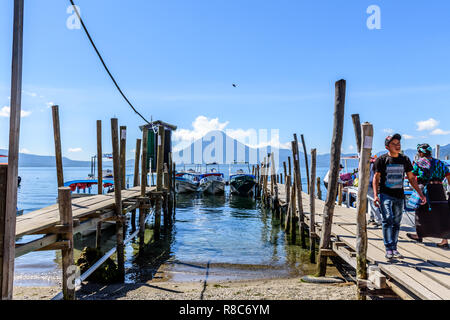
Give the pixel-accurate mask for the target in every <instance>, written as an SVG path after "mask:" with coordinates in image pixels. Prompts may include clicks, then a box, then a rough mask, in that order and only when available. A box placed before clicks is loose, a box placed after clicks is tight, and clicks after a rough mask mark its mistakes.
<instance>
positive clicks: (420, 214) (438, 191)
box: [406, 143, 450, 249]
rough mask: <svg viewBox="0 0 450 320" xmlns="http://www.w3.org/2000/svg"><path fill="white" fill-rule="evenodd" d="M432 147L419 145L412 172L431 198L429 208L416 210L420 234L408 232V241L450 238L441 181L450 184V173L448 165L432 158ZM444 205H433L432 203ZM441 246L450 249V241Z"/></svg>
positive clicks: (447, 210)
mask: <svg viewBox="0 0 450 320" xmlns="http://www.w3.org/2000/svg"><path fill="white" fill-rule="evenodd" d="M432 150H433V149H432V148H431V147H430V145H429V144H427V143H423V144H419V145H417V152H418V155H419V158H418V159H417V161H416V162H415V163H414V166H413V170H412V173H413V174H414V175H415V176H417V182H418V184H419V186H420V187H421V188H423V189H424V190H425V193H426V195H427V198H428V199H429V207H428V206H427V207H423V206H422V207H420V206H418V207H417V208H416V231H417V234H413V233H407V234H406V235H407V236H408V238H410V239H412V240H415V241H417V242H422V238H423V237H434V238H441V237H446V236H449V235H450V230H449V229H450V226H449V225H450V223H449V220H450V209H449V207H448V202H447V204H445V202H446V201H447V199H446V195H445V190H444V186H443V184H442V181H443V180H445V179H447V181H448V183H449V184H450V171H449V169H448V167H447V166H446V164H445V163H443V162H442V161H440V160H439V159H435V158H433V157H432V156H431V153H432ZM430 200H432V201H433V202H435V201H438V202H441V203H440V204H439V205H438V206H435V205H434V206H433V207H432V204H431V201H430ZM436 245H437V246H438V247H440V248H443V249H448V247H449V246H448V240H447V239H442V241H441V242H440V243H438V244H436Z"/></svg>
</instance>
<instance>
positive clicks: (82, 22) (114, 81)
mask: <svg viewBox="0 0 450 320" xmlns="http://www.w3.org/2000/svg"><path fill="white" fill-rule="evenodd" d="M69 1H70V3H71V4H72V6H73V9H74V10H75V12H76V14H77V16H78V19H79V20H80V23H81V26H82V27H83V30H84V32H85V33H86V35H87V37H88V38H89V41H90V42H91V45H92V47H93V48H94V50H95V52H96V53H97V56H98V58H99V59H100V61H101V63H102V65H103V67H104V68H105V70H106V72H107V73H108V75H109V77H110V78H111V80H112V81H113V83H114V85H115V86H116V88H117V90H118V91H119V92H120V94H121V95H122V97H123V98H124V99H125V101H126V102H127V103H128V105H129V106H130V107H131V109H133V111H134V112H135V113H136V114H137V115H139V116H140V117H141V118H142V119H143V120H144V121H145V122H147V123H148V124H150V125H151V126H152V129H153V124H152V123H150V122H149V121H148V120H147V119H145V118H144V117H143V116H142V114H140V113H139V112H138V111H137V110H136V108H135V107H134V106H133V104H132V103H131V102H130V100H128V98H127V97H126V95H125V94H124V93H123V91H122V89H121V88H120V87H119V85H118V84H117V81H116V79H115V78H114V76H113V75H112V74H111V72H110V71H109V69H108V66H107V65H106V63H105V61H104V60H103V57H102V55H101V54H100V52H99V51H98V49H97V46H96V45H95V43H94V41H93V40H92V37H91V35H90V34H89V31H88V30H87V28H86V25H85V24H84V21H83V19H82V18H81V16H80V13H79V12H78V8H77V6H76V5H75V4H74V3H73V0H69ZM153 130H154V129H153Z"/></svg>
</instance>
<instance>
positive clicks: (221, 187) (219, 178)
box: [199, 172, 225, 194]
mask: <svg viewBox="0 0 450 320" xmlns="http://www.w3.org/2000/svg"><path fill="white" fill-rule="evenodd" d="M200 177H201V179H200V186H199V190H200V191H202V192H205V193H210V194H220V193H224V191H225V179H224V177H223V173H220V172H210V173H204V174H202V175H201V176H200Z"/></svg>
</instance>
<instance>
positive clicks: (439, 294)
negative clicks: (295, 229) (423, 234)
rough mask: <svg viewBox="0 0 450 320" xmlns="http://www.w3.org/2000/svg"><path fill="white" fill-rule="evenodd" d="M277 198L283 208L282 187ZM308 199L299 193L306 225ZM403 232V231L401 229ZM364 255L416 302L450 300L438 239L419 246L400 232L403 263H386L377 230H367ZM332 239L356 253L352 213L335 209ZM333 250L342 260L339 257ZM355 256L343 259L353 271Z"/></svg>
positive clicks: (447, 260) (446, 254) (447, 259)
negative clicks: (410, 294)
mask: <svg viewBox="0 0 450 320" xmlns="http://www.w3.org/2000/svg"><path fill="white" fill-rule="evenodd" d="M278 190H279V194H278V198H279V200H280V202H281V203H282V204H283V203H284V200H285V199H286V196H285V187H284V185H282V184H278ZM324 204H325V201H322V200H318V199H316V215H315V219H316V220H315V221H316V228H317V230H318V231H317V233H318V234H319V236H320V232H319V230H321V225H322V213H323V209H324ZM309 208H310V207H309V195H307V194H306V193H303V209H304V212H305V220H306V221H305V222H306V223H309V216H310V212H309ZM402 229H404V228H402ZM367 231H368V251H367V258H368V260H369V262H370V263H371V264H375V265H378V266H379V268H380V269H381V271H382V272H383V273H384V274H385V275H386V276H387V277H388V279H392V280H394V281H395V282H397V283H399V284H401V285H402V286H404V287H405V288H406V289H407V290H409V291H410V293H412V294H414V295H415V296H416V297H418V298H420V299H426V300H450V251H446V250H443V249H440V248H437V247H436V246H435V245H434V243H435V242H436V241H439V239H431V238H424V242H423V243H417V242H415V241H412V240H410V239H409V238H408V237H407V236H406V231H405V230H401V231H400V236H399V243H398V250H399V251H400V253H402V254H403V255H404V257H405V258H404V259H401V260H400V259H399V260H397V261H395V262H388V261H387V260H386V258H385V257H384V255H385V249H384V244H383V234H382V230H381V228H379V229H376V228H371V227H368V228H367ZM331 233H332V235H333V236H334V237H335V238H336V239H337V241H338V242H341V243H344V244H345V245H346V246H348V247H349V248H350V249H351V250H353V251H354V252H355V251H356V210H355V209H354V208H347V207H346V206H338V205H336V207H335V209H334V215H333V226H332V231H331ZM333 250H334V251H335V252H336V253H338V255H339V256H341V257H342V255H343V253H342V252H339V250H336V248H335V247H333ZM355 256H356V254H350V255H348V256H344V257H342V258H344V260H346V261H347V262H349V263H350V264H351V265H353V264H354V265H353V267H355V266H356V259H355Z"/></svg>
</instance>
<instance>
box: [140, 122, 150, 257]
mask: <svg viewBox="0 0 450 320" xmlns="http://www.w3.org/2000/svg"><path fill="white" fill-rule="evenodd" d="M147 149H148V128H147V127H146V126H144V127H143V128H142V161H141V201H143V199H144V198H145V195H146V193H147V192H146V191H147V170H148V169H147V168H148V163H147V157H148V150H147ZM146 212H147V209H145V208H143V207H142V206H141V207H140V208H139V251H140V250H141V249H142V248H144V236H145V214H146Z"/></svg>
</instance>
